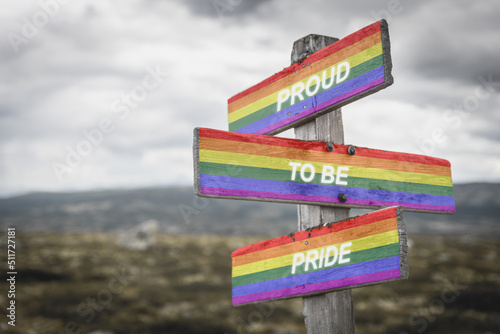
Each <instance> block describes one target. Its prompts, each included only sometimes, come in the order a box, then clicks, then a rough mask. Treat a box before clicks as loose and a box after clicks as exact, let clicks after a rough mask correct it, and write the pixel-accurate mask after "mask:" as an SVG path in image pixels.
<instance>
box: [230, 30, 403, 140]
mask: <svg viewBox="0 0 500 334" xmlns="http://www.w3.org/2000/svg"><path fill="white" fill-rule="evenodd" d="M391 70H392V63H391V55H390V42H389V33H388V26H387V22H386V21H385V20H381V21H379V22H375V23H373V24H371V25H369V26H367V27H365V28H363V29H361V30H359V31H357V32H355V33H353V34H351V35H349V36H347V37H345V38H343V39H341V40H339V41H337V42H335V43H333V44H331V45H329V46H327V47H325V48H323V49H321V50H319V51H317V52H315V53H313V54H312V55H310V56H309V57H307V58H306V59H305V60H304V61H303V62H302V63H301V64H298V63H295V64H293V65H292V66H290V67H288V68H286V69H284V70H282V71H281V72H278V73H276V74H274V75H273V76H271V77H269V78H267V79H266V80H264V81H262V82H261V83H259V84H257V85H255V86H253V87H250V88H249V89H247V90H245V91H243V92H241V93H239V94H237V95H235V96H233V97H232V98H230V99H229V100H228V111H229V120H228V121H229V131H233V132H241V133H252V134H270V135H273V134H277V133H279V132H282V131H284V130H286V129H289V128H292V127H296V126H298V125H301V124H303V123H306V122H308V121H310V120H311V119H313V118H316V117H318V116H320V115H322V114H325V113H327V112H329V111H332V110H334V109H337V108H339V107H341V106H344V105H346V104H348V103H350V102H353V101H356V100H358V99H360V98H362V97H364V96H367V95H370V94H372V93H375V92H377V91H379V90H381V89H383V88H385V87H387V86H389V85H391V84H392V82H393V78H392V75H391Z"/></svg>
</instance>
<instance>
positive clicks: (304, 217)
mask: <svg viewBox="0 0 500 334" xmlns="http://www.w3.org/2000/svg"><path fill="white" fill-rule="evenodd" d="M294 130H295V138H297V139H302V140H322V141H328V142H332V143H335V144H342V145H343V144H344V126H343V121H342V111H341V110H340V109H336V110H334V111H332V112H330V113H327V114H325V115H322V116H320V117H318V118H316V119H314V120H313V121H310V122H308V123H306V124H304V125H301V126H299V127H296V128H295V129H294ZM297 210H298V218H299V231H302V230H306V229H308V228H310V227H312V226H314V225H315V224H317V223H319V224H320V225H324V224H325V223H326V222H329V221H342V220H345V219H347V218H348V217H349V209H344V208H331V207H325V206H312V205H298V206H297ZM302 309H303V314H304V322H305V325H306V329H307V332H308V333H309V334H315V333H321V334H329V333H343V334H353V333H354V305H353V299H352V290H351V289H346V290H341V291H335V292H327V293H323V294H320V295H315V296H308V297H304V298H302Z"/></svg>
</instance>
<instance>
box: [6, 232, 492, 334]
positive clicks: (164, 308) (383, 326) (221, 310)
mask: <svg viewBox="0 0 500 334" xmlns="http://www.w3.org/2000/svg"><path fill="white" fill-rule="evenodd" d="M145 233H150V235H149V237H151V238H149V239H148V242H147V243H145V244H142V246H141V245H137V244H134V243H124V242H123V234H121V235H118V234H115V233H107V234H104V233H89V232H72V233H54V232H38V233H33V232H18V233H17V236H16V241H17V244H16V246H17V247H16V248H17V249H16V256H17V267H16V270H17V276H16V279H17V281H16V290H17V292H16V299H15V300H16V310H17V313H16V326H15V327H12V326H9V325H7V320H3V321H1V322H0V332H4V333H42V334H44V333H93V334H99V333H100V334H122V333H146V334H147V333H174V334H176V333H179V334H180V333H193V334H194V333H200V334H201V333H204V334H211V333H214V334H215V333H221V334H229V333H260V334H264V333H266V334H278V333H280V334H285V333H289V334H292V333H305V328H304V324H303V316H302V308H301V299H300V298H299V299H290V300H285V301H278V302H267V303H260V304H253V305H249V306H242V307H233V306H232V305H231V259H230V254H231V252H232V251H233V250H234V249H236V248H239V247H242V246H244V245H247V244H250V243H253V242H256V241H259V240H263V237H258V236H254V237H242V236H240V237H235V236H209V235H197V236H193V235H173V234H164V233H159V234H156V233H154V231H153V230H150V231H149V232H148V231H146V232H145ZM129 237H130V236H129ZM143 237H144V236H142V237H140V238H143ZM143 239H144V238H143ZM0 240H2V242H3V243H2V247H1V248H2V249H6V247H5V246H6V245H5V240H6V235H5V234H3V235H0ZM409 240H410V241H409V245H410V251H409V268H410V277H409V279H408V280H405V281H399V282H393V283H386V284H381V285H376V286H372V287H365V288H359V289H354V290H353V295H354V305H355V317H356V329H357V331H356V333H358V334H364V333H367V334H368V333H370V334H373V333H374V334H378V333H380V334H382V333H384V334H385V333H389V334H405V333H450V334H451V333H499V332H500V318H499V317H498V314H499V313H500V304H499V303H498V300H499V299H500V241H499V240H498V239H493V238H487V239H484V238H477V237H470V236H468V237H463V236H462V237H442V236H417V235H410V239H409ZM130 244H132V245H134V246H130ZM127 245H128V246H127ZM6 261H7V255H6V252H5V251H4V252H0V262H1V263H6ZM6 276H7V274H6V270H3V271H2V272H0V282H1V283H0V291H1V293H0V306H1V310H2V311H0V313H2V318H4V319H7V318H6V316H5V313H6V307H7V303H8V298H7V290H8V284H7V283H6V278H7V277H6Z"/></svg>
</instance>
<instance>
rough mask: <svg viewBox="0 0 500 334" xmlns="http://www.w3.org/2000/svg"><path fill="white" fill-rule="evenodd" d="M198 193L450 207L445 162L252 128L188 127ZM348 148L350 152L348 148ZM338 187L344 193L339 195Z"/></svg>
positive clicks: (450, 190)
mask: <svg viewBox="0 0 500 334" xmlns="http://www.w3.org/2000/svg"><path fill="white" fill-rule="evenodd" d="M193 146H194V162H195V163H194V165H195V180H194V181H195V185H194V188H195V189H194V190H195V193H196V194H197V195H198V196H203V197H217V198H231V199H246V200H257V201H274V202H282V203H295V204H316V205H328V206H337V207H349V208H369V209H377V208H382V207H390V206H402V207H403V208H404V209H405V211H416V212H431V213H444V214H451V213H453V212H454V211H455V200H454V196H453V185H452V179H451V168H450V163H449V162H448V161H447V160H444V159H438V158H432V157H428V156H423V155H417V154H407V153H397V152H388V151H381V150H374V149H369V148H362V147H356V150H355V154H354V155H350V154H349V153H348V146H346V145H337V144H334V145H331V146H330V149H333V150H332V151H330V150H329V149H328V145H327V143H323V142H318V141H310V142H309V141H302V140H296V139H287V138H280V137H271V136H261V135H251V134H243V133H235V132H228V131H221V130H212V129H206V128H196V129H195V131H194V145H193ZM351 153H352V152H351ZM341 194H343V195H344V198H342V196H341Z"/></svg>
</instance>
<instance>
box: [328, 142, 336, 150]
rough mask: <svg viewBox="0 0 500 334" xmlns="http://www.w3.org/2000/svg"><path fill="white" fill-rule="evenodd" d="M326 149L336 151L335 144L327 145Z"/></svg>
mask: <svg viewBox="0 0 500 334" xmlns="http://www.w3.org/2000/svg"><path fill="white" fill-rule="evenodd" d="M326 149H327V150H328V151H330V152H333V151H334V150H335V146H333V143H326Z"/></svg>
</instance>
